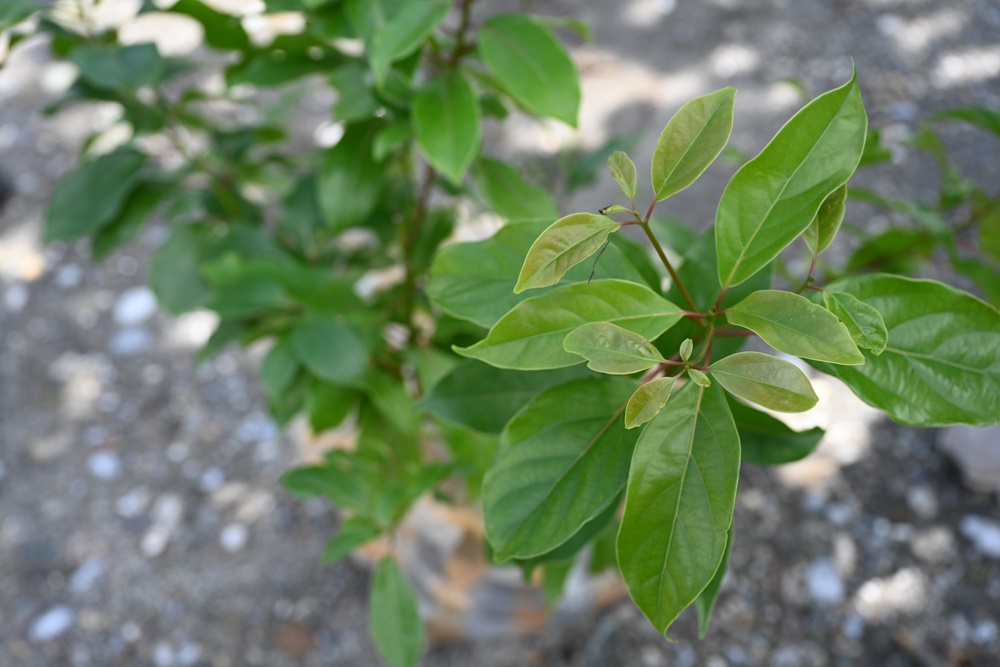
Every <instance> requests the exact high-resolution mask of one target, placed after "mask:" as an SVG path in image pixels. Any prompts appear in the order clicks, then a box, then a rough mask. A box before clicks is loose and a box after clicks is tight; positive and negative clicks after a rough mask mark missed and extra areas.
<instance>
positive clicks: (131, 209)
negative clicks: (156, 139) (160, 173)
mask: <svg viewBox="0 0 1000 667" xmlns="http://www.w3.org/2000/svg"><path fill="white" fill-rule="evenodd" d="M175 185H176V184H174V183H163V182H157V181H146V182H144V183H139V185H138V186H136V188H135V190H133V191H132V194H131V195H129V198H128V201H126V202H125V205H124V206H123V207H122V210H121V212H120V213H119V214H118V216H117V217H116V218H115V219H114V220H112V221H111V222H110V223H108V224H107V225H105V226H103V227H101V228H100V229H99V230H97V232H95V233H94V237H93V240H92V242H91V252H92V253H93V255H94V259H97V260H101V259H104V258H105V257H107V256H108V255H109V254H111V252H112V251H114V250H115V249H116V248H118V247H119V246H121V245H122V244H124V243H127V242H128V241H130V240H132V238H133V237H134V236H135V235H136V234H137V233H138V232H139V230H140V229H142V226H143V225H144V224H145V223H146V222H147V221H148V220H149V219H150V217H152V215H153V212H154V211H155V210H156V209H157V207H158V206H159V205H160V203H161V202H162V201H163V199H164V198H165V197H167V196H168V195H170V194H172V193H173V192H174V187H175Z"/></svg>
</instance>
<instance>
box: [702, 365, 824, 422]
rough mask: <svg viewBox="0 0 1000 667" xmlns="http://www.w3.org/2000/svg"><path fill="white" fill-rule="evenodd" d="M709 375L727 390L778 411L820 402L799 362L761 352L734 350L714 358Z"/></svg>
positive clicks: (793, 410)
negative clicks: (794, 362) (791, 361)
mask: <svg viewBox="0 0 1000 667" xmlns="http://www.w3.org/2000/svg"><path fill="white" fill-rule="evenodd" d="M712 377H714V378H715V379H716V380H718V381H719V384H721V385H722V386H723V388H725V389H726V391H728V392H730V393H732V394H735V395H736V396H739V397H740V398H742V399H744V400H747V401H750V402H751V403H756V404H757V405H762V406H764V407H765V408H769V409H771V410H777V411H779V412H805V411H806V410H809V409H810V408H812V407H814V406H815V405H816V403H817V402H819V397H818V396H816V392H814V391H813V388H812V385H811V384H810V383H809V378H807V377H806V374H805V373H803V372H802V371H801V370H799V367H798V366H796V365H795V364H793V363H789V362H787V361H785V360H784V359H778V358H777V357H772V356H771V355H769V354H763V353H761V352H737V353H736V354H733V355H730V356H728V357H726V358H725V359H720V360H719V361H716V362H715V363H714V364H712Z"/></svg>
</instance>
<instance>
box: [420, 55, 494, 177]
mask: <svg viewBox="0 0 1000 667" xmlns="http://www.w3.org/2000/svg"><path fill="white" fill-rule="evenodd" d="M412 119H413V134H414V136H415V137H416V138H417V143H418V144H419V146H420V150H421V151H422V152H423V154H424V156H425V157H426V158H427V161H428V162H430V163H431V165H432V166H433V167H434V168H436V169H437V170H438V171H440V172H441V173H442V174H444V175H445V176H446V177H447V178H448V180H450V181H451V182H452V183H454V184H456V185H458V184H460V183H461V182H462V177H463V176H464V175H465V170H466V169H468V168H469V165H471V164H472V161H473V160H474V159H475V158H476V154H477V153H478V152H479V144H480V141H481V136H480V128H479V103H478V102H477V101H476V94H475V93H474V92H473V91H472V86H471V85H470V84H469V81H468V80H467V79H466V78H465V75H464V74H462V73H461V72H451V73H448V74H440V75H438V76H436V77H434V78H433V79H431V80H430V81H429V82H428V83H427V85H425V86H424V87H423V88H421V89H420V91H419V92H418V93H417V95H416V97H414V99H413V115H412Z"/></svg>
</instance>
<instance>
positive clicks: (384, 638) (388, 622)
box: [368, 556, 425, 667]
mask: <svg viewBox="0 0 1000 667" xmlns="http://www.w3.org/2000/svg"><path fill="white" fill-rule="evenodd" d="M368 628H369V631H370V632H371V635H372V639H373V640H374V642H375V648H377V649H378V652H379V654H380V655H381V656H382V658H383V659H385V661H386V662H388V663H389V664H390V665H391V666H392V667H415V665H416V664H417V662H418V661H419V660H420V655H421V654H422V653H423V652H424V642H425V637H424V624H423V622H422V621H421V620H420V609H419V608H418V607H417V597H416V595H414V594H413V589H411V588H410V584H409V583H407V581H406V577H405V576H403V572H402V570H400V569H399V566H398V565H397V564H396V561H395V560H394V559H393V557H392V556H385V557H384V558H383V559H382V560H381V561H379V564H378V567H377V568H375V576H374V577H373V578H372V588H371V596H370V599H369V610H368Z"/></svg>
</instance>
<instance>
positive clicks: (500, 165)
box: [472, 157, 559, 222]
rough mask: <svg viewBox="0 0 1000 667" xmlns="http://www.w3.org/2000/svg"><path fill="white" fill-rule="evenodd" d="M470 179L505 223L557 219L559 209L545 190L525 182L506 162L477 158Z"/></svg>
mask: <svg viewBox="0 0 1000 667" xmlns="http://www.w3.org/2000/svg"><path fill="white" fill-rule="evenodd" d="M472 176H473V178H474V179H475V181H476V185H477V186H479V191H480V192H481V193H482V195H483V198H484V199H485V200H486V203H487V204H488V205H489V207H490V208H491V209H493V211H494V212H495V213H497V214H498V215H500V216H502V217H504V218H507V219H508V220H511V221H513V222H520V221H527V220H555V219H556V218H558V217H559V207H558V206H556V202H555V200H554V199H553V198H552V195H550V194H549V192H548V190H546V189H545V188H540V187H538V186H537V185H531V184H530V183H527V182H526V181H525V180H524V179H523V178H522V177H521V173H520V171H519V170H518V169H516V168H514V167H513V166H511V165H509V164H507V163H506V162H501V161H500V160H494V159H492V158H487V157H481V158H479V160H478V161H477V162H476V165H475V167H474V168H473V170H472Z"/></svg>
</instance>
